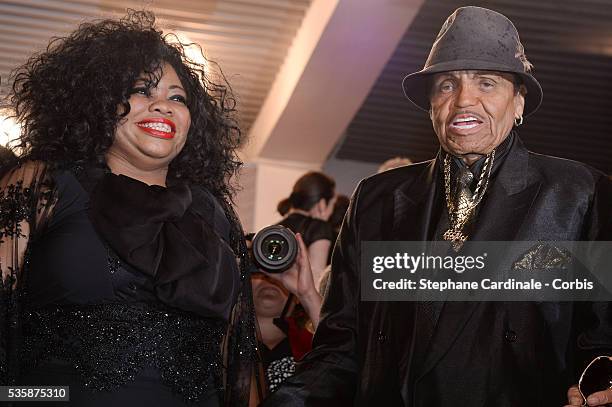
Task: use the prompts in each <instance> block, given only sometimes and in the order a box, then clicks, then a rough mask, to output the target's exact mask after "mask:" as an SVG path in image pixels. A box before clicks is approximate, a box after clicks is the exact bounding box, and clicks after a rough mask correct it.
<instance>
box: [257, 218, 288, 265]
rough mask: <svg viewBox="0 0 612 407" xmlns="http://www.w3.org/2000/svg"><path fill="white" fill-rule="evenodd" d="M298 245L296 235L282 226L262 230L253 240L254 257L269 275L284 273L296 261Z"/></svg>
mask: <svg viewBox="0 0 612 407" xmlns="http://www.w3.org/2000/svg"><path fill="white" fill-rule="evenodd" d="M297 251H298V245H297V240H296V238H295V234H293V232H292V231H291V230H290V229H287V228H286V227H284V226H281V225H272V226H268V227H265V228H263V229H261V230H260V231H259V232H257V234H256V235H255V237H254V238H253V257H254V258H255V262H256V263H257V265H258V266H259V267H261V268H262V269H264V270H265V271H267V272H268V273H282V272H283V271H285V270H287V269H288V268H289V267H290V266H291V264H293V262H294V261H295V258H296V256H297Z"/></svg>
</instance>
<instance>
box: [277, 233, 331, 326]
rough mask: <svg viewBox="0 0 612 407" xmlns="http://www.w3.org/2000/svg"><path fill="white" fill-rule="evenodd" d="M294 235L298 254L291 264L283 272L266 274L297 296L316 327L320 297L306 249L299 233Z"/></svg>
mask: <svg viewBox="0 0 612 407" xmlns="http://www.w3.org/2000/svg"><path fill="white" fill-rule="evenodd" d="M295 237H296V239H297V242H298V254H297V257H296V258H295V261H294V262H293V265H292V266H291V267H290V268H289V269H287V270H285V271H284V272H283V273H278V274H269V273H266V274H267V275H268V276H269V277H270V278H272V279H274V280H277V281H280V282H281V283H282V284H283V285H284V286H285V288H286V289H287V290H289V292H291V293H292V294H293V295H295V296H296V297H297V298H298V300H299V301H300V303H301V304H302V306H303V307H304V309H305V310H306V312H307V313H308V316H309V317H310V319H311V320H312V324H313V325H314V327H315V329H316V327H317V325H318V324H319V314H320V312H321V302H322V299H321V295H320V294H319V292H318V291H317V289H316V287H315V282H314V278H313V276H312V269H311V268H310V262H309V260H308V249H307V248H306V245H305V244H304V240H302V236H301V235H300V234H299V233H296V235H295Z"/></svg>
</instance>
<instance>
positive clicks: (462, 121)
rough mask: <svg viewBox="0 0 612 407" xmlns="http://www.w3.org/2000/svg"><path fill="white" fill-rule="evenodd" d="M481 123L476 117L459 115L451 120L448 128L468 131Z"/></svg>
mask: <svg viewBox="0 0 612 407" xmlns="http://www.w3.org/2000/svg"><path fill="white" fill-rule="evenodd" d="M482 123H483V121H482V120H480V119H479V118H478V117H476V116H474V115H469V114H460V115H457V116H455V117H454V118H453V121H452V122H451V125H450V127H452V128H453V129H456V130H470V129H473V128H474V127H477V126H480V125H481V124H482Z"/></svg>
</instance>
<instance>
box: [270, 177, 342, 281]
mask: <svg viewBox="0 0 612 407" xmlns="http://www.w3.org/2000/svg"><path fill="white" fill-rule="evenodd" d="M335 187H336V182H335V181H334V180H333V179H332V178H330V177H329V176H327V175H325V174H323V173H322V172H316V171H311V172H308V173H306V174H304V175H302V176H301V177H300V178H299V179H298V180H297V181H296V183H295V185H294V186H293V190H292V191H291V195H289V197H288V198H286V199H284V200H282V201H281V202H279V204H278V207H277V209H278V212H279V213H280V214H281V215H283V216H285V217H284V218H283V220H281V221H280V222H278V224H279V225H283V226H285V227H287V228H289V229H291V230H292V231H293V232H294V233H300V234H301V235H302V238H303V240H304V243H305V244H306V246H307V247H308V258H309V260H310V265H311V267H312V272H313V274H314V280H315V282H317V283H318V282H319V280H320V279H321V276H322V275H323V271H324V270H325V267H326V266H327V264H328V259H329V253H330V252H331V250H332V245H333V243H335V239H334V231H333V227H332V225H331V224H330V223H329V222H328V221H329V218H330V216H331V215H332V213H333V211H334V204H335V202H336V193H335Z"/></svg>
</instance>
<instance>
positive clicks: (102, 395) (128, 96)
mask: <svg viewBox="0 0 612 407" xmlns="http://www.w3.org/2000/svg"><path fill="white" fill-rule="evenodd" d="M204 68H205V67H203V66H201V65H198V64H197V63H196V62H194V61H192V60H190V59H189V58H187V57H186V56H185V52H184V48H183V45H182V44H180V42H179V41H178V40H177V38H176V37H175V36H172V35H165V36H164V35H162V32H161V31H159V30H158V29H157V28H156V26H155V18H154V16H153V14H152V13H150V12H135V11H130V12H128V15H127V16H126V17H125V18H123V19H121V20H102V21H97V22H93V23H84V24H82V25H81V26H80V27H79V28H78V29H77V30H76V31H74V32H73V33H72V34H70V35H69V36H67V37H63V38H55V39H53V40H52V41H51V43H50V44H49V46H48V47H47V49H46V50H45V51H44V52H42V53H39V54H36V55H34V56H33V57H32V58H31V59H30V60H29V61H28V62H27V63H25V64H24V65H23V66H22V67H20V68H18V69H17V70H16V71H15V72H14V73H13V76H12V87H11V91H10V93H9V95H7V96H6V97H5V98H4V105H3V107H5V108H6V107H9V108H10V109H12V111H13V112H14V117H15V118H16V120H17V121H18V122H19V123H20V124H21V126H22V134H21V137H20V138H19V143H18V145H17V146H16V147H17V148H16V150H15V151H18V152H19V163H18V164H17V165H15V166H13V167H11V168H5V169H3V170H2V172H1V173H0V177H1V178H0V214H1V215H0V271H1V275H2V278H1V279H0V324H1V326H0V384H2V385H8V384H10V385H19V386H25V385H32V386H53V385H56V386H60V385H61V386H70V404H71V405H75V406H109V405H113V406H133V405H148V406H183V405H198V406H220V405H224V404H225V405H232V406H234V405H245V404H246V403H248V400H249V386H250V383H251V377H252V373H253V372H254V370H253V369H252V366H253V365H254V362H255V360H256V342H255V337H254V320H253V306H252V299H251V292H250V284H249V282H250V279H249V276H248V270H249V267H248V264H247V263H248V261H249V260H248V256H247V255H246V253H247V252H246V246H245V244H244V239H243V238H242V235H243V234H242V231H241V227H240V224H239V222H238V220H237V218H236V216H235V214H234V212H233V210H232V208H231V205H230V203H229V202H230V195H231V193H232V188H231V186H230V185H229V183H228V179H229V177H230V176H231V175H233V174H234V173H235V172H236V170H237V169H238V168H239V165H240V162H239V161H238V160H237V159H236V156H235V150H236V148H237V147H238V146H239V145H240V142H241V133H240V131H239V129H238V127H237V125H236V123H235V120H234V119H233V118H232V117H233V113H234V101H233V99H232V97H231V92H230V90H229V87H228V86H227V85H222V84H221V85H219V84H215V83H213V82H211V81H210V80H209V79H208V74H207V72H206V71H205V69H204Z"/></svg>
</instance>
